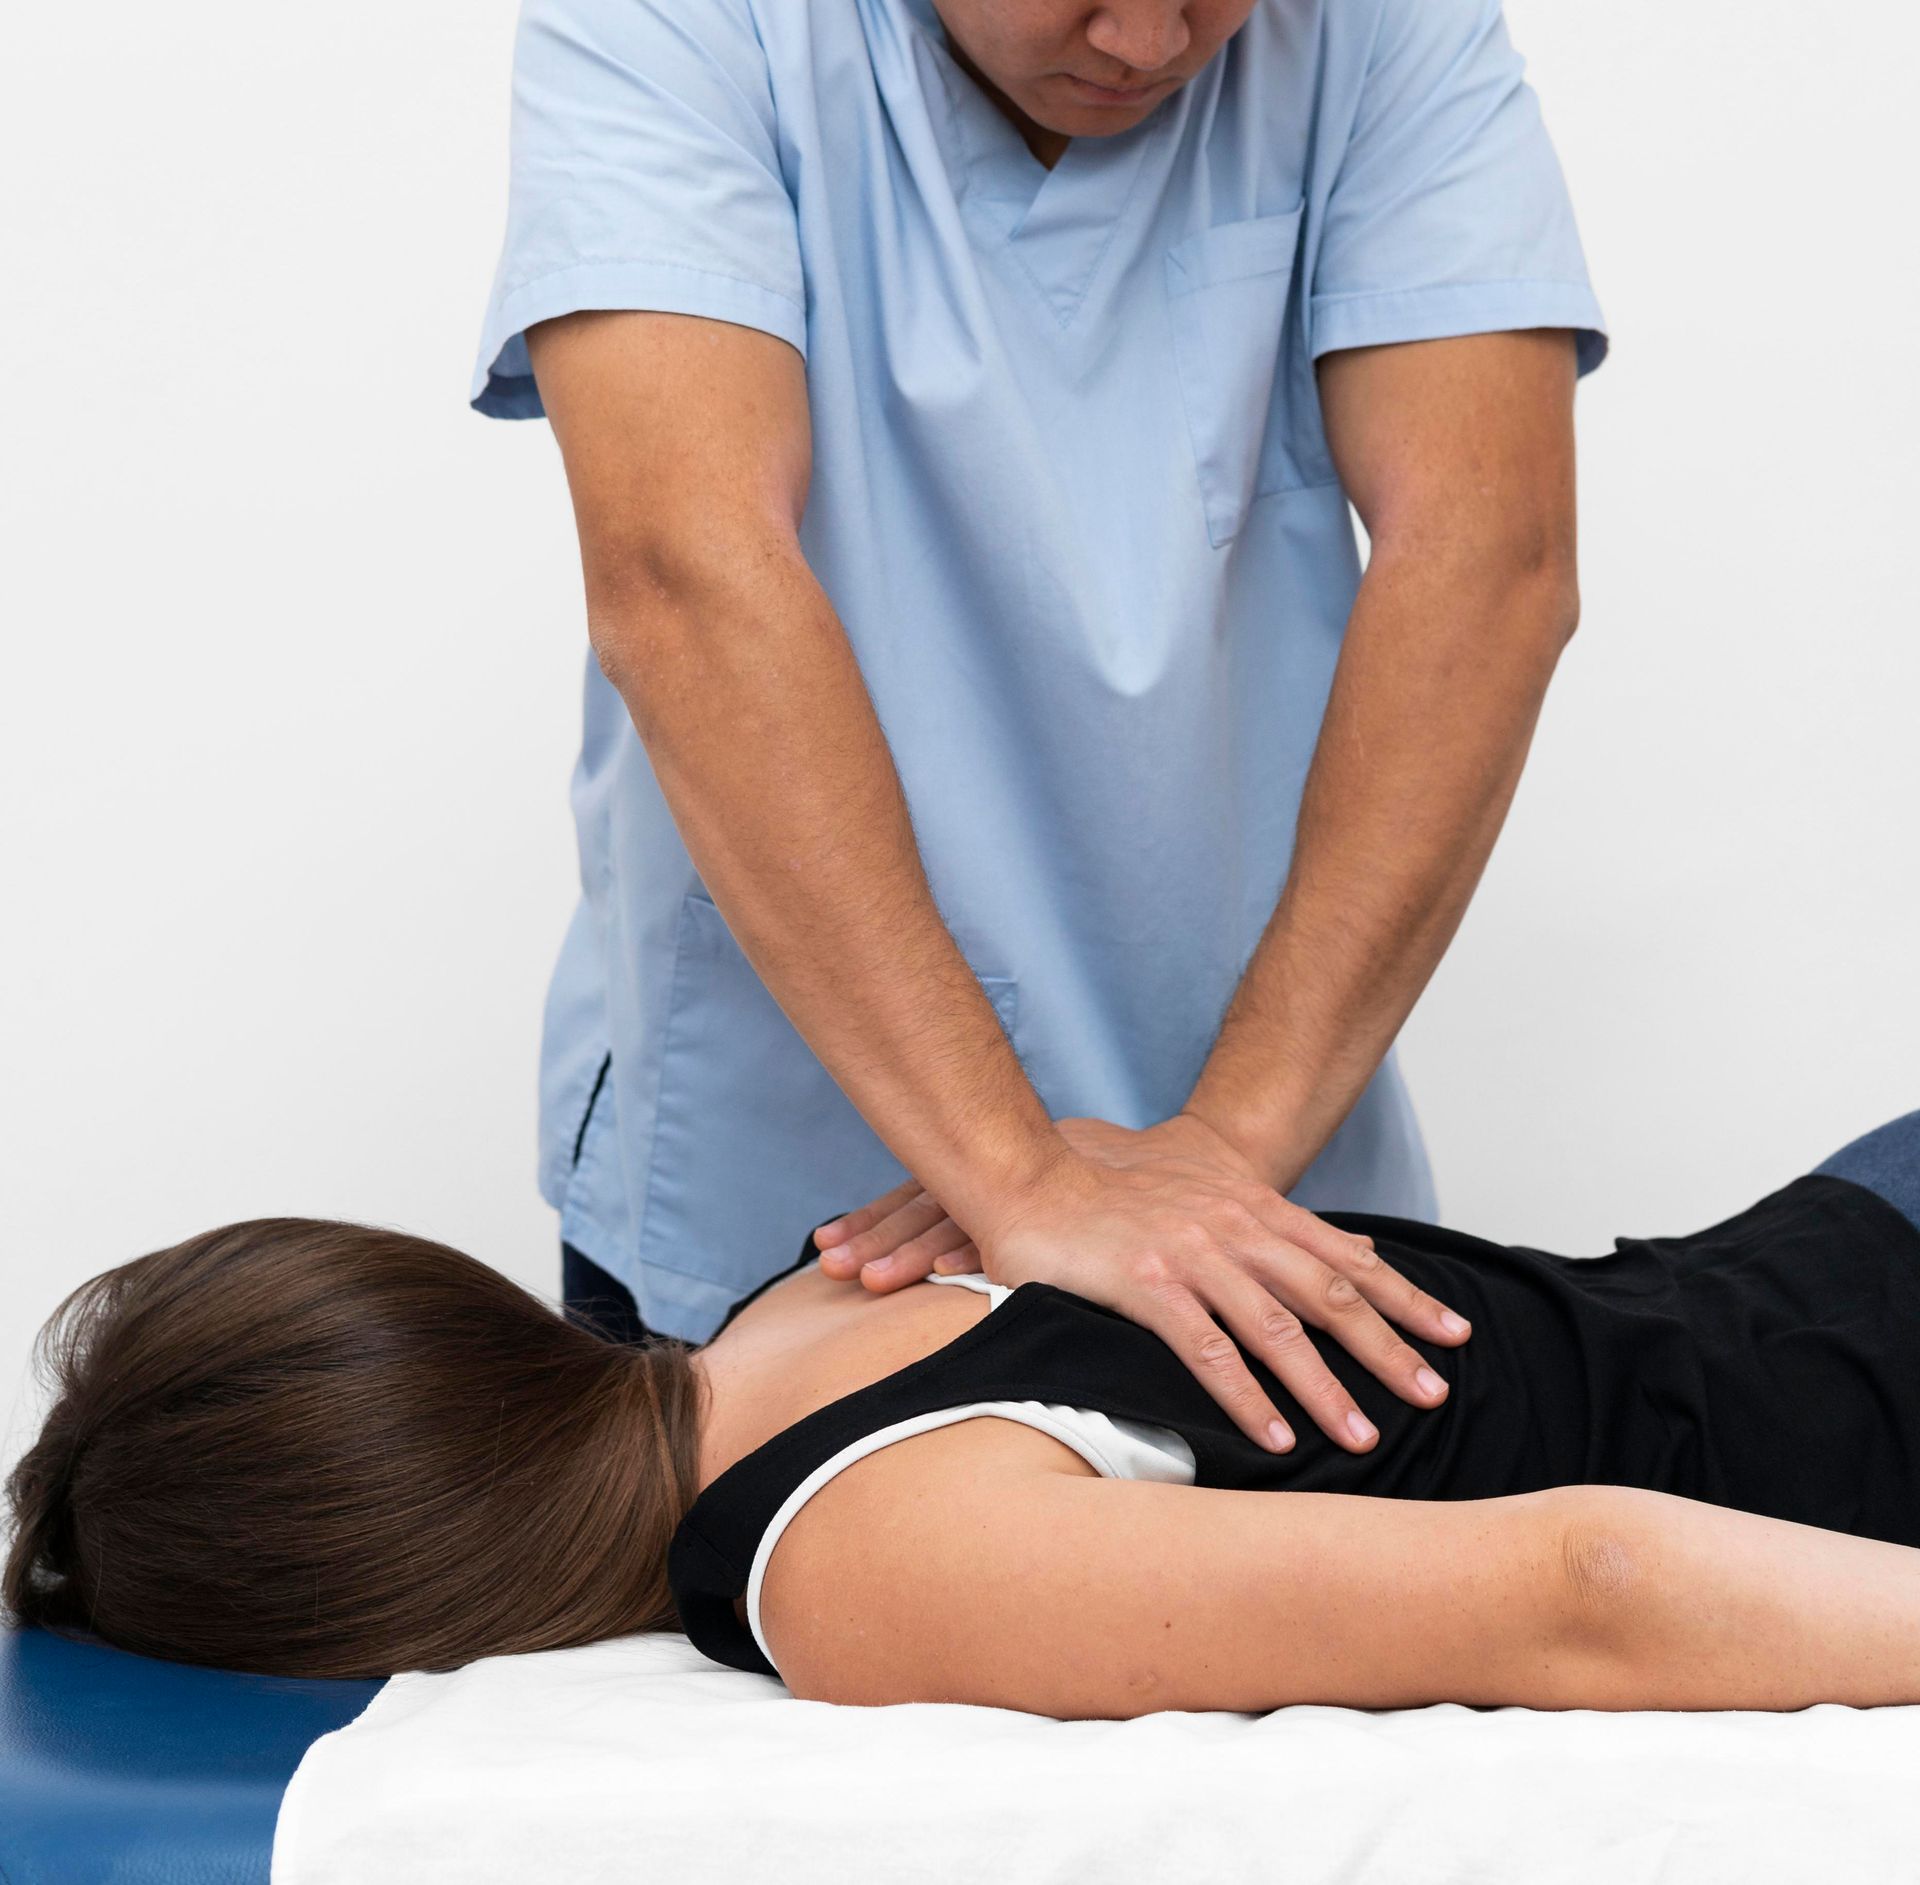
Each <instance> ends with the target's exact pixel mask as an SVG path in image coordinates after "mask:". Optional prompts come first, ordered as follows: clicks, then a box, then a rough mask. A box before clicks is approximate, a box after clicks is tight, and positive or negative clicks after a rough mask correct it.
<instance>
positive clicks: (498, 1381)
mask: <svg viewBox="0 0 1920 1885" xmlns="http://www.w3.org/2000/svg"><path fill="white" fill-rule="evenodd" d="M1858 1144H1859V1145H1861V1146H1867V1147H1870V1148H1871V1149H1872V1153H1873V1156H1872V1158H1871V1159H1870V1160H1869V1161H1867V1164H1866V1165H1864V1166H1860V1165H1856V1166H1855V1167H1852V1168H1850V1167H1849V1166H1848V1165H1847V1164H1846V1163H1845V1162H1844V1161H1845V1160H1846V1159H1847V1157H1848V1154H1840V1155H1836V1160H1838V1161H1840V1162H1839V1163H1836V1160H1829V1161H1828V1162H1827V1165H1826V1166H1823V1167H1822V1168H1821V1169H1820V1170H1819V1171H1818V1172H1817V1173H1810V1174H1808V1175H1806V1176H1804V1177H1801V1178H1798V1179H1795V1180H1794V1181H1792V1182H1791V1183H1790V1184H1788V1185H1785V1186H1783V1187H1781V1189H1780V1190H1778V1191H1776V1192H1774V1193H1772V1194H1770V1195H1769V1196H1768V1197H1767V1198H1766V1199H1763V1200H1762V1201H1760V1202H1759V1203H1758V1204H1756V1205H1754V1206H1752V1207H1750V1208H1749V1209H1748V1210H1746V1211H1744V1212H1741V1213H1739V1214H1737V1215H1736V1216H1734V1217H1732V1218H1729V1219H1726V1220H1723V1221H1722V1222H1721V1223H1720V1224H1718V1225H1715V1226H1712V1227H1710V1228H1709V1229H1708V1230H1706V1231H1702V1232H1699V1233H1696V1234H1694V1235H1692V1236H1689V1237H1681V1238H1661V1239H1644V1240H1636V1239H1625V1238H1623V1239H1620V1240H1618V1241H1617V1247H1616V1249H1615V1251H1614V1252H1613V1253H1612V1254H1610V1255H1606V1256H1601V1257H1597V1258H1591V1259H1580V1258H1565V1257H1557V1256H1552V1255H1548V1254H1546V1253H1543V1252H1539V1251H1533V1250H1528V1249H1525V1248H1523V1247H1504V1246H1499V1245H1494V1244H1490V1243H1484V1242H1481V1241H1480V1240H1477V1239H1474V1238H1470V1237H1466V1236H1464V1235H1463V1234H1461V1233H1457V1232H1452V1231H1446V1230H1440V1229H1437V1228H1435V1227H1432V1226H1422V1225H1417V1224H1413V1223H1410V1222H1407V1221H1404V1220H1399V1219H1391V1218H1382V1217H1361V1216H1359V1215H1357V1214H1336V1218H1337V1221H1340V1222H1342V1223H1343V1224H1344V1225H1346V1226H1347V1227H1348V1228H1352V1229H1357V1230H1362V1231H1364V1232H1366V1233H1367V1234H1370V1235H1372V1236H1373V1237H1374V1238H1375V1240H1376V1242H1377V1243H1378V1245H1379V1247H1380V1249H1381V1251H1382V1253H1383V1254H1385V1255H1387V1256H1388V1257H1389V1258H1390V1260H1392V1261H1393V1262H1395V1263H1396V1264H1397V1265H1399V1266H1400V1267H1401V1268H1402V1269H1403V1270H1404V1271H1405V1272H1406V1273H1407V1274H1409V1275H1410V1276H1411V1277H1412V1279H1413V1280H1414V1281H1415V1282H1416V1283H1417V1284H1419V1285H1420V1286H1422V1287H1425V1288H1430V1289H1431V1290H1432V1291H1433V1292H1434V1293H1435V1294H1437V1295H1441V1296H1442V1297H1443V1299H1444V1300H1448V1301H1452V1302H1457V1303H1458V1304H1459V1305H1460V1307H1461V1308H1462V1310H1463V1311H1465V1312H1466V1313H1468V1314H1469V1315H1470V1316H1471V1318H1472V1320H1473V1323H1474V1326H1475V1338H1474V1341H1473V1342H1472V1343H1471V1344H1469V1345H1468V1347H1467V1348H1465V1349H1461V1350H1456V1351H1439V1350H1436V1351H1434V1352H1433V1354H1432V1356H1431V1357H1430V1359H1432V1360H1433V1361H1434V1362H1435V1364H1436V1365H1438V1366H1440V1367H1441V1369H1442V1371H1443V1372H1445V1373H1448V1374H1450V1375H1451V1376H1452V1388H1453V1391H1452V1393H1451V1394H1450V1395H1449V1397H1448V1400H1447V1401H1446V1402H1444V1403H1443V1404H1442V1405H1441V1406H1439V1407H1437V1408H1418V1407H1413V1406H1411V1405H1407V1404H1404V1403H1396V1402H1395V1401H1394V1400H1393V1398H1392V1396H1390V1395H1388V1394H1386V1393H1384V1391H1382V1390H1380V1389H1379V1387H1378V1383H1377V1382H1374V1381H1373V1380H1372V1378H1371V1377H1370V1376H1369V1375H1367V1373H1366V1372H1365V1371H1364V1370H1363V1369H1361V1368H1359V1367H1358V1366H1357V1365H1349V1366H1346V1367H1345V1368H1344V1370H1343V1379H1344V1380H1345V1381H1346V1383H1347V1385H1348V1387H1349V1388H1350V1390H1351V1391H1352V1392H1353V1393H1354V1394H1355V1396H1356V1398H1360V1399H1362V1401H1363V1404H1365V1405H1366V1408H1367V1411H1368V1412H1369V1413H1370V1414H1372V1415H1373V1416H1374V1417H1375V1419H1376V1423H1377V1424H1378V1425H1379V1426H1380V1428H1381V1442H1380V1445H1379V1446H1378V1447H1376V1448H1375V1449H1373V1450H1372V1451H1371V1452H1369V1453H1366V1454H1359V1455H1356V1454H1353V1453H1350V1452H1347V1451H1344V1450H1342V1449H1341V1448H1338V1447H1335V1446H1333V1445H1332V1444H1331V1443H1329V1442H1327V1441H1325V1440H1324V1439H1323V1438H1321V1437H1320V1436H1318V1435H1317V1434H1316V1433H1315V1432H1314V1431H1313V1429H1312V1427H1311V1424H1310V1423H1309V1422H1307V1421H1305V1420H1304V1419H1301V1420H1296V1421H1295V1423H1294V1424H1295V1428H1296V1431H1297V1432H1298V1433H1299V1434H1300V1436H1301V1438H1300V1445H1299V1446H1298V1448H1297V1449H1296V1450H1295V1451H1294V1452H1293V1453H1292V1454H1289V1455H1284V1456H1275V1455H1272V1454H1270V1453H1266V1452H1263V1451H1262V1450H1261V1449H1259V1448H1258V1447H1256V1446H1255V1445H1254V1444H1253V1443H1252V1442H1250V1441H1248V1440H1246V1439H1245V1438H1244V1437H1243V1436H1241V1435H1239V1434H1238V1433H1237V1431H1236V1430H1235V1429H1233V1427H1232V1426H1231V1424H1230V1423H1229V1422H1228V1421H1227V1420H1226V1418H1225V1416H1224V1415H1221V1414H1220V1413H1219V1411H1218V1409H1217V1408H1216V1407H1215V1406H1214V1404H1213V1402H1212V1401H1211V1399H1210V1398H1209V1397H1208V1396H1207V1395H1206V1394H1205V1392H1204V1391H1203V1390H1202V1389H1200V1388H1199V1387H1198V1385H1197V1384H1195V1383H1194V1382H1193V1380H1192V1377H1191V1375H1190V1374H1188V1372H1187V1370H1186V1368H1185V1366H1184V1364H1183V1363H1181V1362H1180V1361H1178V1360H1177V1358H1175V1357H1173V1356H1172V1354H1171V1351H1169V1350H1167V1349H1165V1347H1164V1346H1163V1345H1162V1344H1160V1343H1159V1341H1158V1339H1157V1338H1156V1337H1154V1336H1152V1335H1151V1334H1150V1333H1149V1332H1147V1331H1145V1330H1142V1329H1140V1328H1138V1327H1137V1326H1136V1325H1134V1324H1132V1323H1129V1322H1126V1321H1125V1320H1124V1319H1122V1318H1120V1317H1118V1316H1115V1315H1113V1314H1112V1313H1111V1312H1110V1311H1107V1310H1105V1309H1103V1308H1100V1307H1099V1306H1097V1305H1093V1304H1090V1303H1088V1302H1086V1301H1085V1300H1084V1299H1082V1298H1079V1297H1077V1296H1074V1295H1072V1294H1070V1293H1069V1292H1065V1291H1061V1290H1058V1289H1053V1288H1051V1287H1050V1286H1047V1285H1044V1284H1027V1285H1023V1286H1022V1287H1021V1288H1020V1289H1018V1290H1016V1291H1013V1292H1012V1293H1011V1294H1005V1293H1004V1292H1001V1293H1000V1294H1001V1295H1002V1296H1003V1298H1004V1299H1003V1300H1000V1301H998V1302H996V1301H995V1300H994V1299H993V1295H992V1294H989V1293H981V1288H982V1286H981V1284H980V1282H979V1280H978V1279H961V1280H962V1281H963V1284H964V1286H962V1287H957V1288H956V1287H934V1286H932V1285H931V1284H927V1285H914V1286H912V1287H910V1288H908V1289H905V1290H901V1291H898V1292H895V1293H892V1294H885V1295H876V1294H872V1293H869V1292H867V1291H864V1290H861V1289H859V1288H857V1287H854V1286H850V1285H847V1284H844V1283H840V1282H836V1281H833V1280H832V1279H829V1278H828V1277H826V1276H825V1275H824V1274H822V1273H821V1271H820V1270H819V1268H818V1267H817V1265H815V1264H812V1263H805V1264H803V1265H802V1266H798V1267H797V1268H796V1270H795V1272H794V1273H792V1274H791V1275H789V1276H788V1277H786V1278H785V1279H783V1280H782V1281H780V1282H778V1283H777V1284H775V1285H774V1286H772V1287H771V1288H769V1289H767V1290H765V1291H764V1292H763V1293H762V1294H761V1295H759V1296H758V1297H757V1298H755V1299H754V1300H753V1301H751V1302H750V1303H749V1304H747V1306H746V1307H745V1308H744V1309H743V1310H741V1311H740V1312H739V1313H738V1314H737V1315H736V1316H735V1317H734V1318H733V1319H732V1320H731V1321H730V1322H729V1323H728V1325H727V1326H726V1328H725V1329H724V1330H723V1331H722V1333H721V1334H720V1335H719V1336H718V1337H717V1338H716V1339H715V1340H714V1341H713V1342H711V1343H709V1344H707V1345H706V1346H705V1347H703V1348H693V1347H689V1346H687V1345H684V1344H681V1343H678V1342H672V1341H664V1340H663V1341H656V1342H652V1343H649V1344H647V1345H644V1346H639V1347H626V1346H621V1345H618V1344H615V1343H612V1342H608V1341H605V1340H603V1339H601V1338H600V1337H599V1336H598V1335H596V1334H594V1333H592V1332H590V1331H588V1330H586V1329H583V1328H581V1327H578V1326H576V1325H574V1324H572V1323H570V1322H568V1321H567V1320H565V1319H564V1318H563V1317H562V1316H561V1315H559V1314H558V1313H557V1312H555V1311H554V1310H552V1309H550V1308H549V1307H547V1306H546V1305H545V1304H544V1303H543V1302H541V1301H540V1300H539V1299H537V1298H535V1297H534V1296H532V1295H530V1294H528V1293H527V1292H526V1291H524V1290H522V1289H521V1288H520V1287H519V1286H517V1285H516V1284H514V1283H512V1282H510V1281H509V1280H507V1279H506V1278H505V1277H503V1276H501V1275H500V1274H498V1273H497V1272H495V1271H493V1270H491V1269H489V1268H488V1267H487V1266H485V1265H484V1264H481V1263H479V1262H477V1261H475V1260H473V1259H472V1258H469V1257H466V1256H463V1255H462V1254H461V1253H459V1252H458V1251H454V1250H451V1249H448V1248H446V1247H445V1246H444V1245H440V1244H435V1243H430V1242H428V1241H426V1240H424V1239H420V1238H416V1237H409V1236H405V1235H402V1234H399V1233H397V1232H392V1231H386V1230H379V1229H373V1228H368V1227H364V1226H360V1225H354V1224H345V1223H334V1222H326V1221H316V1220H309V1219H299V1218H278V1219H262V1220H256V1221H253V1222H249V1223H241V1224H234V1225H229V1226H227V1227H225V1228H223V1229H220V1230H215V1231H210V1232H208V1233H206V1234H204V1235H202V1236H199V1237H194V1238H190V1239H188V1240H187V1241H186V1242H185V1243H182V1244H179V1245H177V1246H175V1247H173V1248H171V1249H168V1250H162V1251H158V1252H155V1253H154V1254H152V1255H150V1256H146V1257H142V1258H139V1259H137V1260H136V1261H134V1262H130V1263H127V1264H123V1265H121V1266H120V1267H119V1268H117V1269H114V1270H111V1271H108V1272H106V1273H105V1274H103V1275H101V1276H98V1277H95V1278H94V1279H92V1280H91V1281H90V1282H88V1283H86V1284H84V1285H82V1286H81V1288H80V1289H78V1290H77V1291H75V1292H74V1293H73V1295H72V1296H70V1297H69V1298H68V1299H67V1300H66V1302H64V1303H63V1304H62V1305H61V1306H60V1308H59V1309H58V1310H56V1312H55V1314H54V1316H53V1317H52V1318H51V1319H50V1321H49V1323H48V1325H47V1327H46V1329H45V1330H44V1331H43V1332H42V1337H41V1341H42V1351H41V1352H42V1356H43V1361H44V1363H45V1364H46V1365H47V1367H48V1368H49V1370H50V1373H51V1377H52V1387H53V1390H54V1398H53V1401H52V1404H51V1408H50V1411H49V1413H48V1416H47V1419H46V1423H45V1426H44V1428H43V1430H42V1432H41V1434H40V1435H39V1437H38V1439H37V1440H36V1442H35V1443H34V1445H33V1446H32V1447H31V1448H30V1449H29V1450H28V1452H27V1453H26V1454H25V1455H24V1456H23V1458H22V1459H21V1460H20V1462H19V1464H18V1465H17V1467H16V1468H15V1469H14V1472H13V1474H12V1477H11V1480H10V1482H9V1487H8V1490H9V1493H10V1496H11V1503H12V1512H13V1522H14V1536H13V1540H12V1545H11V1551H10V1555H9V1558H8V1561H7V1566H6V1574H5V1586H4V1594H5V1598H6V1602H7V1605H8V1607H9V1608H10V1609H11V1611H12V1612H13V1613H14V1614H15V1616H16V1617H17V1618H18V1619H19V1620H21V1621H23V1622H27V1623H32V1624H40V1625H44V1626H47V1627H50V1628H54V1629H60V1630H70V1631H74V1632H78V1633H84V1634H92V1635H94V1636H97V1637H98V1638H100V1639H102V1640H104V1641H106V1642H109V1643H113V1644H117V1645H120V1646H122V1647H124V1648H127V1649H130V1650H134V1651H138V1652H140V1653H143V1654H147V1655H153V1656H161V1657H168V1658H173V1659H177V1660H182V1661H188V1662H196V1663H205V1664H212V1665H216V1666H221V1667H228V1668H236V1669H247V1670H256V1671H261V1672H266V1673H275V1674H289V1675H301V1676H370V1675H386V1674H390V1673H393V1672H396V1671H400V1670H409V1669H426V1670H435V1669H450V1668H455V1667H458V1666H459V1665H461V1664H462V1663H465V1662H468V1661H471V1660H474V1659H475V1658H478V1657H482V1656H489V1655H500V1654H507V1653H514V1652H520V1651H527V1650H538V1649H548V1648H558V1647H562V1646H566V1645H571V1644H580V1643H588V1642H592V1641H595V1640H598V1639H600V1638H603V1637H611V1636H618V1635H623V1634H627V1633H631V1632H636V1631H648V1630H663V1629H674V1628H679V1627H682V1625H683V1624H684V1625H685V1627H687V1628H688V1629H689V1630H690V1632H691V1633H692V1634H693V1635H694V1638H695V1640H696V1642H698V1643H700V1645H701V1647H702V1648H704V1649H707V1650H708V1652H709V1653H711V1654H714V1655H716V1656H717V1657H719V1658H720V1659H721V1660H725V1661H728V1662H733V1663H735V1664H737V1665H738V1666H740V1667H747V1668H762V1669H767V1668H773V1667H776V1666H777V1669H778V1672H779V1673H780V1675H781V1676H782V1677H783V1678H784V1679H785V1680H786V1682H787V1683H788V1685H789V1687H791V1688H792V1689H793V1690H794V1692H795V1693H797V1694H800V1695H804V1696H809V1697H815V1698H820V1699H828V1700H839V1701H847V1702H860V1703H878V1702H895V1701H911V1700H943V1701H965V1702H981V1703H989V1704H997V1705H1002V1706H1009V1707H1015V1708H1023V1709H1031V1710H1035V1711H1038V1712H1042V1713H1048V1714H1055V1715H1061V1716H1124V1715H1133V1714H1138V1713H1142V1712H1146V1711H1148V1710H1151V1709H1156V1708H1188V1709H1191V1708H1232V1709H1266V1708H1271V1707H1276V1706H1279V1705H1282V1704H1284V1703H1288V1702H1296V1701H1298V1702H1320V1703H1336V1704H1349V1705H1357V1706H1413V1705H1421V1704H1425V1703H1429V1702H1435V1701H1459V1702H1466V1703H1479V1704H1502V1703H1516V1704H1523V1705H1528V1706H1533V1707H1546V1708H1557V1707H1594V1708H1643V1707H1644V1708H1799V1707H1803V1706H1806V1705H1808V1704H1810V1703H1813V1702H1817V1701H1838V1702H1847V1703H1853V1704H1856V1705H1864V1704H1872V1703H1878V1702H1912V1701H1916V1700H1920V1551H1916V1550H1915V1549H1914V1546H1915V1545H1917V1544H1920V1371H1917V1370H1915V1369H1914V1368H1913V1367H1912V1365H1911V1357H1912V1353H1913V1350H1914V1346H1915V1341H1916V1336H1920V1227H1917V1226H1916V1224H1915V1223H1914V1222H1913V1221H1912V1219H1911V1218H1910V1217H1909V1216H1908V1215H1907V1213H1906V1211H1905V1210H1903V1209H1902V1208H1901V1206H1900V1203H1899V1201H1898V1198H1897V1196H1896V1198H1895V1200H1894V1201H1889V1196H1888V1195H1885V1187H1881V1188H1875V1180H1874V1177H1873V1174H1874V1173H1878V1172H1893V1173H1895V1174H1896V1177H1897V1178H1899V1183H1905V1182H1906V1179H1905V1178H1900V1177H1899V1175H1900V1174H1902V1173H1904V1174H1907V1175H1910V1176H1911V1178H1912V1182H1913V1195H1914V1196H1916V1197H1920V1114H1916V1115H1910V1116H1909V1117H1908V1118H1907V1119H1906V1120H1903V1121H1898V1122H1895V1124H1894V1125H1893V1126H1890V1127H1886V1128H1883V1129H1882V1130H1881V1132H1880V1133H1879V1134H1875V1135H1870V1137H1869V1139H1868V1140H1864V1141H1860V1142H1858ZM1852 1151H1853V1148H1849V1149H1848V1153H1851V1152H1852ZM1849 1169H1853V1170H1854V1171H1855V1176H1844V1175H1842V1173H1843V1172H1845V1171H1847V1170H1849ZM1862 1172H1865V1173H1866V1174H1867V1175H1866V1176H1865V1177H1862V1176H1861V1175H1860V1174H1861V1173H1862ZM1899 1183H1896V1185H1895V1186H1894V1191H1895V1192H1896V1193H1897V1192H1898V1190H1899ZM803 1254H805V1253H803ZM948 1280H949V1282H952V1281H954V1280H956V1279H948ZM1328 1359H1329V1361H1330V1362H1333V1361H1337V1360H1338V1359H1339V1358H1338V1357H1336V1356H1335V1355H1334V1354H1333V1353H1332V1352H1329V1354H1328ZM1262 1385H1263V1386H1268V1385H1271V1386H1272V1388H1273V1390H1274V1391H1275V1392H1276V1394H1278V1395H1284V1390H1282V1389H1279V1388H1278V1384H1276V1383H1272V1380H1271V1377H1270V1376H1267V1377H1265V1378H1264V1379H1263V1383H1262ZM1281 1405H1282V1408H1283V1411H1285V1412H1287V1413H1288V1414H1289V1417H1290V1418H1291V1417H1292V1415H1293V1414H1294V1413H1295V1412H1296V1410H1295V1409H1294V1408H1293V1407H1292V1405H1291V1404H1290V1402H1288V1401H1286V1400H1284V1399H1283V1400H1282V1402H1281ZM984 1410H990V1411H984ZM1142 1461H1146V1462H1148V1463H1146V1464H1141V1463H1140V1462H1142ZM1276 1492H1284V1493H1286V1494H1287V1495H1288V1496H1285V1497H1274V1496H1272V1495H1273V1494H1274V1493H1276ZM670 1547H671V1558H670ZM670 1563H671V1570H672V1582H671V1584H670V1582H669V1569H670Z"/></svg>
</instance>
